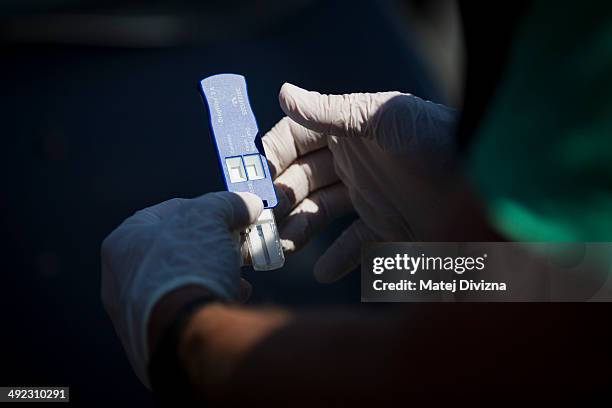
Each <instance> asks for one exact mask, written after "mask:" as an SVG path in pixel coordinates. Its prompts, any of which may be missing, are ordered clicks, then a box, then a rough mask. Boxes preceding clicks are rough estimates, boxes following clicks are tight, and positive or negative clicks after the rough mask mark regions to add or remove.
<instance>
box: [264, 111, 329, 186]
mask: <svg viewBox="0 0 612 408" xmlns="http://www.w3.org/2000/svg"><path fill="white" fill-rule="evenodd" d="M262 141H263V145H264V149H265V151H266V156H267V158H268V163H269V164H270V171H271V173H272V178H276V177H277V176H278V175H279V174H281V173H282V172H283V171H284V170H285V169H286V168H287V167H289V165H290V164H291V163H293V162H294V161H295V160H296V159H297V158H298V157H300V156H303V155H305V154H307V153H310V152H313V151H315V150H318V149H321V148H323V147H325V146H327V138H326V137H325V136H323V135H321V134H319V133H317V132H313V131H312V130H310V129H306V128H305V127H303V126H301V125H299V124H298V123H296V122H294V121H292V120H291V119H290V118H288V117H284V118H282V119H281V120H280V121H279V122H278V123H277V124H276V125H274V127H273V128H272V129H270V131H268V133H266V134H265V135H264V136H263V138H262Z"/></svg>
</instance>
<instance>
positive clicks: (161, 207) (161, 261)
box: [101, 192, 263, 386]
mask: <svg viewBox="0 0 612 408" xmlns="http://www.w3.org/2000/svg"><path fill="white" fill-rule="evenodd" d="M262 209H263V203H262V202H261V200H260V199H259V197H257V196H256V195H253V194H250V193H237V194H234V193H230V192H219V193H209V194H205V195H203V196H201V197H198V198H194V199H180V198H175V199H172V200H169V201H165V202H163V203H161V204H157V205H155V206H153V207H149V208H145V209H144V210H141V211H138V212H136V213H135V214H134V215H133V216H131V217H129V218H128V219H126V220H125V221H124V222H123V223H122V224H121V225H120V226H119V227H118V228H117V229H115V230H114V231H113V232H112V233H111V234H110V235H109V236H108V237H107V238H106V239H105V240H104V242H103V244H102V250H101V256H102V302H103V304H104V307H105V308H106V311H107V312H108V314H109V315H110V317H111V319H112V321H113V324H114V326H115V330H116V331H117V334H118V335H119V338H120V339H121V342H122V344H123V347H124V348H125V350H126V353H127V355H128V358H129V360H130V363H131V364H132V367H133V368H134V371H136V374H137V375H138V377H139V378H140V380H141V381H142V382H143V383H144V384H145V385H147V386H149V381H148V376H147V363H148V359H149V351H148V346H147V325H148V320H149V315H150V313H151V311H152V309H153V307H154V306H155V304H156V302H158V301H159V300H160V299H161V298H162V297H163V296H164V295H165V294H167V293H169V292H171V291H173V290H175V289H178V288H180V287H183V286H187V285H202V286H203V287H205V288H206V289H207V290H208V291H210V292H212V293H214V294H215V295H216V296H218V297H219V298H221V299H224V300H236V299H237V297H238V295H239V288H240V279H241V278H240V265H241V256H240V243H239V241H240V238H239V235H240V231H241V230H243V229H244V228H245V227H247V226H248V225H250V224H252V223H253V222H254V221H255V220H256V219H257V217H258V216H259V214H260V213H261V211H262Z"/></svg>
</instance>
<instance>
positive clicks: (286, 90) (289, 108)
mask: <svg viewBox="0 0 612 408" xmlns="http://www.w3.org/2000/svg"><path fill="white" fill-rule="evenodd" d="M307 94H308V91H307V90H305V89H303V88H300V87H299V86H296V85H293V84H291V83H289V82H285V83H284V84H283V86H281V89H280V92H279V93H278V102H279V104H280V107H281V109H282V110H283V112H285V114H286V115H287V116H289V117H290V118H292V119H295V112H296V110H298V109H299V106H300V100H301V99H303V98H304V96H306V95H307Z"/></svg>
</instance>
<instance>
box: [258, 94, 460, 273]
mask: <svg viewBox="0 0 612 408" xmlns="http://www.w3.org/2000/svg"><path fill="white" fill-rule="evenodd" d="M279 101H280V105H281V108H282V109H283V111H284V112H285V113H286V114H287V117H285V118H283V119H282V120H281V121H280V122H279V123H278V124H277V125H276V126H275V127H274V128H272V130H270V131H269V132H268V133H267V134H266V135H265V136H264V138H263V143H264V146H265V149H266V155H267V156H268V160H269V162H270V165H271V169H272V173H273V177H274V178H275V185H276V188H277V192H278V195H279V201H280V202H279V206H277V208H276V209H275V213H276V216H277V218H278V220H279V221H280V224H281V225H280V235H281V239H282V240H283V246H284V249H285V251H286V252H289V253H291V252H292V251H295V250H297V249H299V248H300V247H301V246H303V245H304V244H305V243H306V242H307V241H308V240H309V239H310V238H311V237H312V235H313V234H314V233H315V232H317V231H318V230H320V229H321V228H323V227H324V226H325V225H327V224H328V223H329V222H330V221H332V220H333V219H335V218H337V217H339V216H342V215H345V214H349V213H350V212H351V211H353V210H356V211H357V213H358V214H359V216H360V218H359V219H358V220H357V221H355V223H353V224H352V225H351V226H350V227H349V228H348V229H347V230H346V231H344V232H343V234H342V235H341V236H340V237H339V238H338V239H337V240H336V241H335V242H334V243H333V244H332V245H331V246H330V248H328V250H327V251H326V252H325V253H324V254H323V255H322V256H321V258H320V259H319V260H318V261H317V263H316V265H315V270H314V274H315V277H316V279H317V280H319V281H320V282H333V281H335V280H337V279H339V278H341V277H342V276H344V275H345V274H346V273H348V272H350V271H351V270H352V269H354V268H355V267H356V266H357V265H358V264H359V262H360V257H361V245H362V244H363V243H365V242H375V241H411V240H421V241H427V240H430V239H432V240H435V237H433V236H432V232H431V228H429V226H428V217H432V216H439V213H438V212H437V211H438V210H439V209H438V208H437V207H438V206H439V204H440V202H441V200H443V194H441V193H440V189H441V188H443V186H442V185H436V186H432V185H431V184H432V182H433V180H436V181H435V182H433V184H443V183H439V182H438V181H439V180H441V176H443V174H444V166H445V164H447V163H449V162H450V161H451V159H452V157H453V154H454V131H455V124H456V120H457V114H456V112H455V110H453V109H451V108H448V107H446V106H443V105H438V104H435V103H432V102H429V101H424V100H422V99H420V98H418V97H416V96H413V95H409V94H402V93H399V92H382V93H375V94H350V95H321V94H319V93H317V92H309V91H306V90H304V89H301V88H298V87H296V86H294V85H291V84H287V83H286V84H284V85H283V87H282V88H281V90H280V94H279ZM434 173H436V175H435V177H434ZM442 179H443V177H442ZM429 219H431V218H429Z"/></svg>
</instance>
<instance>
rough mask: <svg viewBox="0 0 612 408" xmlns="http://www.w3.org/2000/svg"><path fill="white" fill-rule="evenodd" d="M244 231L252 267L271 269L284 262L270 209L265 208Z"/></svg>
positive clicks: (280, 265) (257, 269) (264, 269)
mask: <svg viewBox="0 0 612 408" xmlns="http://www.w3.org/2000/svg"><path fill="white" fill-rule="evenodd" d="M245 233H246V240H247V245H248V247H249V253H250V254H251V262H252V264H253V269H255V270H256V271H271V270H273V269H278V268H280V267H282V266H283V265H284V264H285V255H284V254H283V247H282V245H281V241H280V237H279V235H278V230H277V229H276V221H275V220H274V213H273V212H272V209H270V208H265V209H264V210H263V211H262V213H261V215H260V216H259V218H258V219H257V221H256V222H255V223H254V224H252V225H251V226H249V228H247V230H246V231H245Z"/></svg>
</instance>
